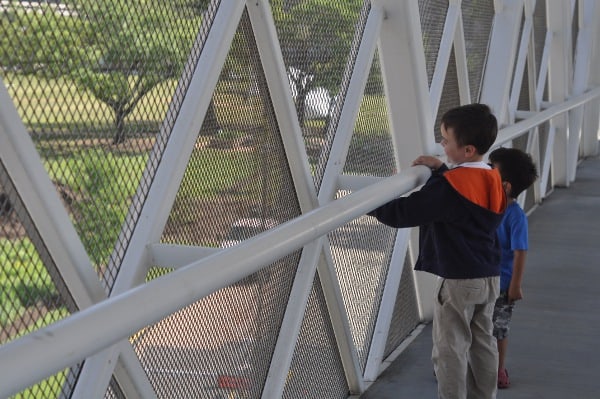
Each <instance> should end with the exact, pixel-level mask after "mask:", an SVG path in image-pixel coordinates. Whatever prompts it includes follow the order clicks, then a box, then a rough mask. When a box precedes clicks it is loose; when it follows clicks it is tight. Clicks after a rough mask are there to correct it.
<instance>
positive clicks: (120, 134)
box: [113, 107, 127, 144]
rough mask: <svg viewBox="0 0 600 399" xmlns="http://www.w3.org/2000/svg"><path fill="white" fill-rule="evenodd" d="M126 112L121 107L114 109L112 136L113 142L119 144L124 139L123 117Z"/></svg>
mask: <svg viewBox="0 0 600 399" xmlns="http://www.w3.org/2000/svg"><path fill="white" fill-rule="evenodd" d="M126 116H127V114H126V113H125V112H124V111H123V108H122V107H119V108H118V109H115V127H116V133H115V137H114V138H113V144H121V143H122V142H124V141H125V117H126Z"/></svg>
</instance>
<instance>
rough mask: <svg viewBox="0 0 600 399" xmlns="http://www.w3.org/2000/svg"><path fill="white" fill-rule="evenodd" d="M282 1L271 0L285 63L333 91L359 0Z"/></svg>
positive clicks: (339, 75)
mask: <svg viewBox="0 0 600 399" xmlns="http://www.w3.org/2000/svg"><path fill="white" fill-rule="evenodd" d="M285 3H286V1H285V0H274V1H272V8H273V15H274V18H275V23H276V25H277V28H278V33H279V36H280V42H281V44H282V51H283V55H284V58H285V60H286V63H287V64H288V66H291V67H294V68H296V69H298V70H300V71H302V73H304V74H306V75H313V81H312V83H313V85H315V86H323V87H325V88H327V89H329V90H330V91H334V92H336V91H337V90H338V88H339V85H340V82H341V78H342V76H341V75H342V74H341V73H340V72H341V71H344V68H345V65H346V62H347V56H348V51H349V50H350V46H351V43H352V39H353V35H354V31H355V25H356V23H357V22H358V15H359V13H360V10H361V7H362V5H363V2H362V1H361V0H346V1H339V2H333V1H331V0H304V1H300V2H297V3H295V4H294V5H293V6H291V7H289V6H285ZM332 21H334V22H332Z"/></svg>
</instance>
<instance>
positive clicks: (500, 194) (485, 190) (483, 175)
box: [444, 167, 506, 213]
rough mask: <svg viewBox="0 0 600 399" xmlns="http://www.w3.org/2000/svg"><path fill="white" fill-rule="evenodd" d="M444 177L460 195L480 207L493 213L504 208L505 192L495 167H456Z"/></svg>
mask: <svg viewBox="0 0 600 399" xmlns="http://www.w3.org/2000/svg"><path fill="white" fill-rule="evenodd" d="M444 177H445V178H446V180H447V181H448V183H450V185H451V186H452V187H453V188H454V189H455V190H456V191H457V192H458V193H459V194H460V195H462V196H463V197H465V198H466V199H468V200H469V201H471V202H473V203H475V204H477V205H479V206H481V207H482V208H485V209H488V210H490V211H492V212H495V213H502V212H504V210H505V209H506V194H505V193H504V189H503V188H502V179H501V177H500V173H498V171H497V170H496V169H481V168H467V167H463V168H461V167H458V168H455V169H451V170H449V171H447V172H445V173H444Z"/></svg>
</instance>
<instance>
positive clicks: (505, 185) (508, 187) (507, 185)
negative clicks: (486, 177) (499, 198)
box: [502, 181, 512, 197]
mask: <svg viewBox="0 0 600 399" xmlns="http://www.w3.org/2000/svg"><path fill="white" fill-rule="evenodd" d="M502 187H503V188H504V192H505V193H506V196H507V197H510V193H511V192H512V184H510V182H507V181H503V182H502Z"/></svg>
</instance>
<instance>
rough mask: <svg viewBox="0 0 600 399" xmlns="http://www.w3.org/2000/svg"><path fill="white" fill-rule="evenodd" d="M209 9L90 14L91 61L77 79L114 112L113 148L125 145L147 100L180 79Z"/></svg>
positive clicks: (104, 7)
mask: <svg viewBox="0 0 600 399" xmlns="http://www.w3.org/2000/svg"><path fill="white" fill-rule="evenodd" d="M86 4H88V7H89V2H88V3H86ZM205 4H206V1H196V2H193V1H189V0H180V1H172V2H163V1H160V0H151V1H144V0H135V1H128V2H123V1H120V0H103V1H100V2H95V3H94V5H93V6H92V7H91V9H90V10H89V11H88V13H87V19H88V23H89V25H88V29H89V32H90V35H88V37H89V38H90V41H89V43H88V46H87V48H88V49H89V50H88V56H87V59H85V58H84V59H83V60H84V62H83V63H81V65H79V68H76V69H73V72H72V77H73V79H74V81H75V82H77V83H78V84H79V85H80V86H81V87H82V88H84V89H86V90H89V91H90V92H91V93H92V94H93V95H94V96H95V97H96V98H97V99H99V100H101V101H103V102H104V103H106V104H107V105H108V106H109V107H110V108H111V109H112V110H113V112H114V117H115V136H114V138H113V143H115V144H118V143H120V142H122V141H123V140H125V131H124V121H125V118H126V117H127V116H128V115H129V114H130V113H131V112H132V111H133V109H134V108H135V106H136V105H137V103H138V102H139V101H140V100H141V99H142V98H143V97H144V95H146V94H147V93H148V92H149V91H151V90H152V89H153V88H154V87H155V86H157V85H158V84H160V83H161V82H164V81H166V80H167V79H171V78H174V77H177V76H179V74H180V72H181V70H182V68H183V65H184V64H185V62H186V60H187V57H188V56H189V51H190V48H191V45H192V43H193V41H194V39H195V37H196V34H197V31H198V28H199V27H200V21H201V11H202V9H201V8H200V7H201V6H203V5H205ZM184 22H185V23H184ZM190 28H191V29H190Z"/></svg>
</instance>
